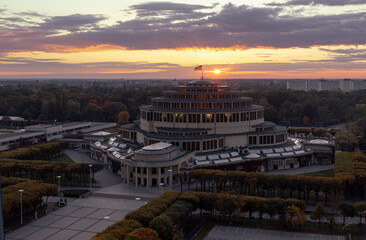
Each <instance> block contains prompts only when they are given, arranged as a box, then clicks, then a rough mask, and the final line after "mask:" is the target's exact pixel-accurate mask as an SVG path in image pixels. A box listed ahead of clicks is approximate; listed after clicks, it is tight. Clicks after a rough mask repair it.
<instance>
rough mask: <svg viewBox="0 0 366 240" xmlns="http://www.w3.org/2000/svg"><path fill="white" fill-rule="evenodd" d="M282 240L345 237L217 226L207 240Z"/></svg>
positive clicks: (324, 239)
mask: <svg viewBox="0 0 366 240" xmlns="http://www.w3.org/2000/svg"><path fill="white" fill-rule="evenodd" d="M236 239H237V240H239V239H246V240H262V239H271V240H282V239H300V240H308V239H313V240H315V239H319V240H320V239H322V240H343V239H345V237H344V236H339V235H324V234H314V233H303V232H284V231H274V230H264V229H259V228H245V227H232V226H222V225H215V226H214V227H213V228H212V229H211V231H210V232H209V233H208V235H207V236H206V237H205V240H236Z"/></svg>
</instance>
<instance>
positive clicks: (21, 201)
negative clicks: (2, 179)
mask: <svg viewBox="0 0 366 240" xmlns="http://www.w3.org/2000/svg"><path fill="white" fill-rule="evenodd" d="M23 191H24V190H23V189H20V190H19V193H20V224H21V225H23Z"/></svg>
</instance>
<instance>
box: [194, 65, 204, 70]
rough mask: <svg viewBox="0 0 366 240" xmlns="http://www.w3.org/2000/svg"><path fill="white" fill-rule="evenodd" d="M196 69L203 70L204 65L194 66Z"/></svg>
mask: <svg viewBox="0 0 366 240" xmlns="http://www.w3.org/2000/svg"><path fill="white" fill-rule="evenodd" d="M194 70H195V71H198V70H202V65H199V66H198V67H195V68H194Z"/></svg>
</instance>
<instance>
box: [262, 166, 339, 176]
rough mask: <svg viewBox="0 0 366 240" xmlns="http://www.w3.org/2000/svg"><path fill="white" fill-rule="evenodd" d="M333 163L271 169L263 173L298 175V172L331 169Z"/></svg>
mask: <svg viewBox="0 0 366 240" xmlns="http://www.w3.org/2000/svg"><path fill="white" fill-rule="evenodd" d="M333 168H334V165H313V166H308V167H301V168H291V169H287V170H273V171H268V172H264V173H265V174H289V175H298V174H305V173H311V172H319V171H324V170H329V169H333Z"/></svg>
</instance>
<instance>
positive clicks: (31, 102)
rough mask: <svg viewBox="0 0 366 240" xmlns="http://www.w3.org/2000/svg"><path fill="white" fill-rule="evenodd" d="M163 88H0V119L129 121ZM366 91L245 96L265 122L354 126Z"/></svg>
mask: <svg viewBox="0 0 366 240" xmlns="http://www.w3.org/2000/svg"><path fill="white" fill-rule="evenodd" d="M164 90H165V89H164V87H162V86H161V87H149V88H139V89H134V88H128V89H126V88H123V87H101V86H92V87H89V88H78V87H62V86H43V87H41V88H40V89H32V88H22V87H0V115H5V116H6V115H9V116H20V117H23V118H25V119H28V118H31V119H38V120H53V119H58V120H59V121H66V120H68V121H81V120H84V121H113V122H116V121H117V114H118V113H119V112H121V111H126V110H127V111H128V112H129V114H130V121H131V120H135V119H136V118H137V117H138V115H139V106H141V105H144V104H149V103H151V98H152V97H156V96H162V92H163V91H164ZM233 90H248V89H247V85H246V84H235V87H233ZM365 93H366V91H365V90H362V91H353V92H347V93H342V92H340V91H322V92H315V91H312V92H304V91H292V90H285V89H278V88H275V89H274V88H273V87H263V88H260V89H254V90H251V91H249V92H248V93H247V95H248V96H249V97H253V98H254V101H255V103H256V104H260V105H263V106H265V107H266V108H265V118H266V120H268V121H273V122H279V121H290V122H291V123H292V125H296V126H311V125H312V124H314V123H315V122H323V123H324V124H325V125H332V124H337V123H341V122H348V121H355V120H358V119H360V118H364V116H361V115H362V114H364V112H362V111H361V110H360V107H358V108H357V107H356V104H358V103H360V102H366V94H365Z"/></svg>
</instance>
